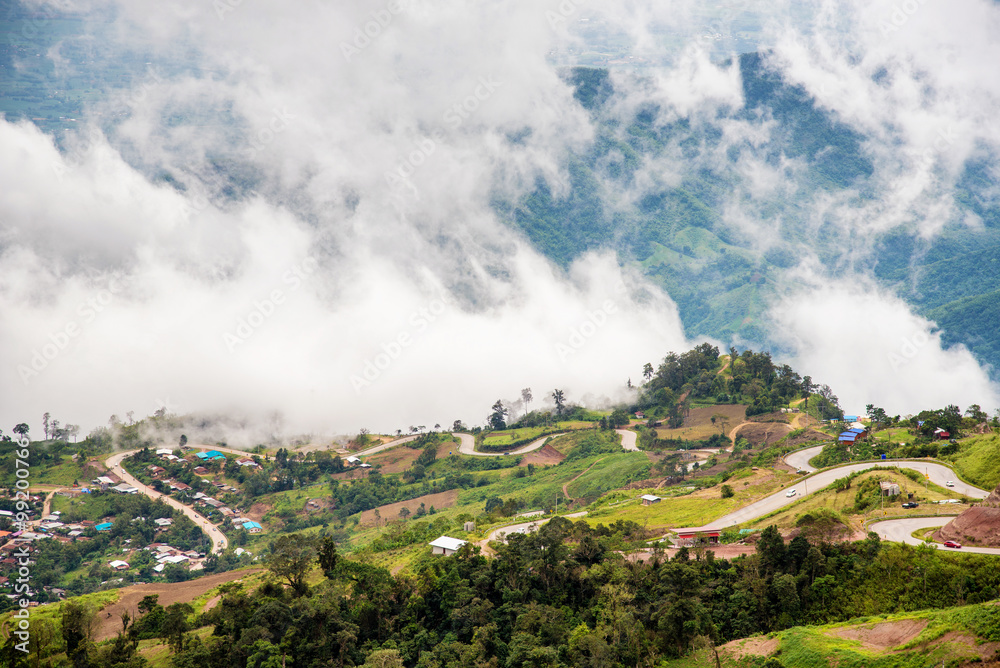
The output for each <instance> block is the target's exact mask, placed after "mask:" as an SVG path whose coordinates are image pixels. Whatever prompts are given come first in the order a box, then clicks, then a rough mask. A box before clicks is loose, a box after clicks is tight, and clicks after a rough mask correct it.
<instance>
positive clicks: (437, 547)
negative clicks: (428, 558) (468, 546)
mask: <svg viewBox="0 0 1000 668" xmlns="http://www.w3.org/2000/svg"><path fill="white" fill-rule="evenodd" d="M465 543H466V541H464V540H461V539H459V538H451V537H449V536H441V537H440V538H437V539H435V540H433V541H431V542H430V543H428V544H429V545H430V546H431V554H443V555H444V556H446V557H450V556H451V555H453V554H455V553H456V552H458V551H459V550H460V549H461V548H462V546H463V545H465Z"/></svg>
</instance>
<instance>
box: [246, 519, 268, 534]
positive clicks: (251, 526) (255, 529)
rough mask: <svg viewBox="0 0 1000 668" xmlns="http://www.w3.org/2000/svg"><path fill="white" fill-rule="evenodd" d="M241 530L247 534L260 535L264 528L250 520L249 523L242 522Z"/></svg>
mask: <svg viewBox="0 0 1000 668" xmlns="http://www.w3.org/2000/svg"><path fill="white" fill-rule="evenodd" d="M243 528H244V529H246V530H247V531H248V532H249V533H261V532H262V531H263V530H264V527H262V526H261V525H260V524H259V523H258V522H254V521H252V520H251V521H249V522H244V523H243Z"/></svg>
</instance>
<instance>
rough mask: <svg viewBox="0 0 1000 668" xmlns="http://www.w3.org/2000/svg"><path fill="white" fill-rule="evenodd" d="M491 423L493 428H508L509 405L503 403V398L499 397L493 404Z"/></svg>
mask: <svg viewBox="0 0 1000 668" xmlns="http://www.w3.org/2000/svg"><path fill="white" fill-rule="evenodd" d="M491 410H492V412H491V413H490V417H489V423H490V428H491V429H496V430H500V429H506V428H507V414H508V412H509V411H508V410H507V407H506V406H504V405H503V400H501V399H497V402H496V403H495V404H493V408H492V409H491Z"/></svg>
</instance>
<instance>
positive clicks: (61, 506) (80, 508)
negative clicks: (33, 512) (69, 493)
mask: <svg viewBox="0 0 1000 668" xmlns="http://www.w3.org/2000/svg"><path fill="white" fill-rule="evenodd" d="M113 498H114V497H112V496H111V495H110V494H93V495H92V494H81V495H79V496H77V497H76V498H68V497H65V496H59V495H58V494H56V495H55V496H53V497H52V510H58V511H60V512H62V513H63V515H64V516H65V518H66V520H71V519H72V520H73V521H79V520H95V521H96V520H99V519H101V518H104V517H109V516H110V515H111V504H112V499H113Z"/></svg>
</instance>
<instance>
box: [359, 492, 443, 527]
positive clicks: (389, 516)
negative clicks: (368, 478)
mask: <svg viewBox="0 0 1000 668" xmlns="http://www.w3.org/2000/svg"><path fill="white" fill-rule="evenodd" d="M460 491H461V490H458V489H450V490H448V491H447V492H438V493H437V494H426V495H424V496H418V497H417V498H415V499H410V500H409V501H399V502H397V503H390V504H387V505H384V506H379V507H378V508H375V509H373V510H366V511H364V512H363V513H361V524H365V525H374V524H375V511H376V510H377V511H378V512H379V517H381V518H382V521H383V522H385V521H386V520H394V519H398V518H399V511H400V510H401V509H403V508H406V509H408V510H409V511H410V514H411V515H416V513H417V508H419V507H420V504H421V503H423V504H424V508H425V509H427V510H430V509H431V506H434V509H435V510H440V509H441V508H450V507H451V506H453V505H455V499H457V498H458V493H459V492H460Z"/></svg>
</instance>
